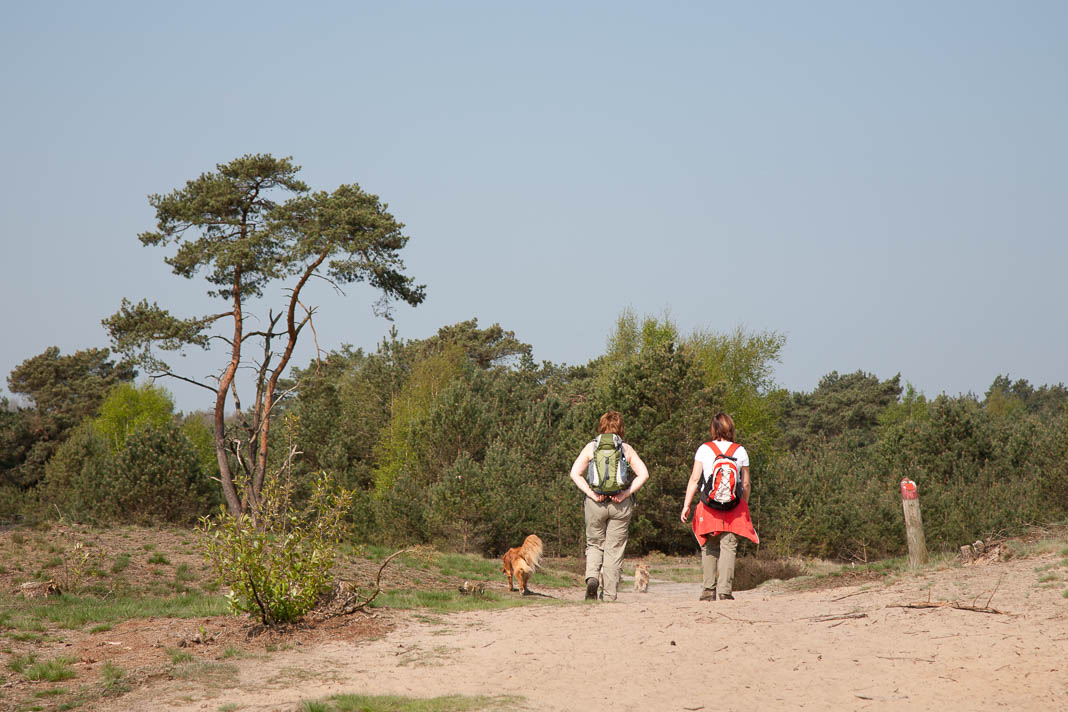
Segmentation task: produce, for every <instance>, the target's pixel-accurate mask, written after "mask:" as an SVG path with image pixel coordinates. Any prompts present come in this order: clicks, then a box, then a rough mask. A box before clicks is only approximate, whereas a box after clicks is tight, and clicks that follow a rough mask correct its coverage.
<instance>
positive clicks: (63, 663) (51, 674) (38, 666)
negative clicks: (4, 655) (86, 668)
mask: <svg viewBox="0 0 1068 712" xmlns="http://www.w3.org/2000/svg"><path fill="white" fill-rule="evenodd" d="M73 662H74V658H68V657H60V658H53V659H51V660H44V661H38V660H37V656H36V655H33V654H32V653H31V654H29V655H18V656H16V657H14V658H12V659H11V660H9V661H8V663H7V666H8V667H9V668H11V670H13V671H14V672H17V673H18V674H20V675H22V676H23V677H25V678H26V679H27V680H33V681H34V682H60V681H62V680H69V679H71V678H72V677H75V673H74V670H73V669H71V663H73Z"/></svg>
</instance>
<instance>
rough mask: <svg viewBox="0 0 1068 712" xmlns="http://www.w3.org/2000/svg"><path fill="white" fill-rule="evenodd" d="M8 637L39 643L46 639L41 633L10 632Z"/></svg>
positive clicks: (22, 641) (24, 641)
mask: <svg viewBox="0 0 1068 712" xmlns="http://www.w3.org/2000/svg"><path fill="white" fill-rule="evenodd" d="M7 637H8V638H10V639H11V640H17V641H18V642H20V643H39V642H41V641H42V640H44V639H45V637H44V636H43V635H41V634H40V633H8V634H7Z"/></svg>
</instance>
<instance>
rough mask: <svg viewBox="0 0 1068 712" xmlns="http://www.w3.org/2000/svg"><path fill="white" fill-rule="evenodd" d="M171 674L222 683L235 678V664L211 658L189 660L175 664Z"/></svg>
mask: <svg viewBox="0 0 1068 712" xmlns="http://www.w3.org/2000/svg"><path fill="white" fill-rule="evenodd" d="M171 675H173V676H174V677H176V678H179V679H181V680H193V681H195V682H203V683H213V684H222V683H226V682H232V681H234V680H235V679H237V666H236V665H231V664H229V663H217V662H214V661H212V660H191V661H190V662H187V663H182V664H181V665H176V666H175V667H174V669H173V670H171Z"/></svg>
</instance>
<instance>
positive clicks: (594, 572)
mask: <svg viewBox="0 0 1068 712" xmlns="http://www.w3.org/2000/svg"><path fill="white" fill-rule="evenodd" d="M582 513H583V515H584V517H585V519H586V578H587V579H591V578H598V576H600V575H602V574H603V575H604V590H603V591H602V592H601V597H602V599H603V600H605V601H614V600H616V592H617V590H618V589H619V577H620V574H621V573H622V571H623V550H624V549H626V548H627V530H628V528H629V527H630V517H631V515H632V514H634V498H633V497H627V498H626V499H625V500H623V502H622V503H620V504H616V503H615V502H613V501H612V500H610V499H605V501H603V502H594V501H593V500H592V499H590V498H589V497H587V498H586V501H585V504H584V505H583V509H582Z"/></svg>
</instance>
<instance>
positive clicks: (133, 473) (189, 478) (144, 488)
mask: <svg viewBox="0 0 1068 712" xmlns="http://www.w3.org/2000/svg"><path fill="white" fill-rule="evenodd" d="M100 484H102V485H103V487H99V485H100ZM98 487H99V488H100V489H101V490H102V491H101V494H100V500H99V504H98V511H100V512H101V513H106V517H107V518H108V519H111V520H113V521H122V522H127V523H133V524H153V523H158V522H176V523H180V522H192V521H195V520H196V519H197V517H199V516H200V515H202V514H203V513H204V512H206V511H209V509H210V508H211V506H212V505H213V504H214V503H215V502H216V501H217V498H216V495H215V488H214V486H213V485H212V483H211V480H210V479H208V476H207V474H206V473H205V472H204V471H203V470H201V464H200V461H199V460H198V459H197V455H196V451H195V450H194V448H193V446H192V444H191V443H190V442H189V440H188V439H187V438H186V437H185V435H183V434H182V431H181V429H180V428H179V427H178V426H177V425H175V424H173V423H171V422H169V421H168V422H167V423H165V424H164V425H162V426H160V427H152V426H151V425H146V426H143V427H141V428H140V429H139V430H136V431H134V432H132V433H131V434H130V435H128V436H127V438H126V442H125V447H123V449H122V450H120V451H118V452H117V453H116V454H115V456H114V457H112V458H110V459H109V461H108V464H107V467H106V468H105V470H104V478H103V482H102V483H98Z"/></svg>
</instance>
